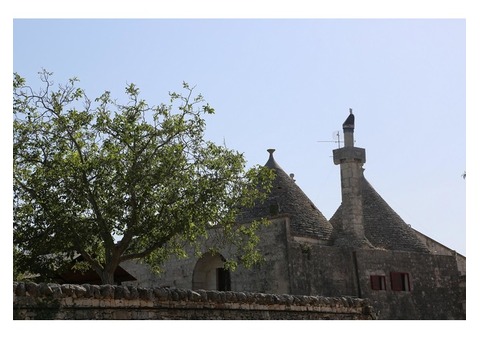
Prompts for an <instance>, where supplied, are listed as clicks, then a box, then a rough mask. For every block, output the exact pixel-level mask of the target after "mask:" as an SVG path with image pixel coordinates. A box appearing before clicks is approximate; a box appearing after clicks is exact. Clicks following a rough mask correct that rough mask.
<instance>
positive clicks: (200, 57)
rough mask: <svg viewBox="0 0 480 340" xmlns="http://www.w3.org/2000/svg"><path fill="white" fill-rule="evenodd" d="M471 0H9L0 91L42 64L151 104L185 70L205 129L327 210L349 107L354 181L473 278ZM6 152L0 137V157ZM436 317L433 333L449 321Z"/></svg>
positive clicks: (59, 75)
mask: <svg viewBox="0 0 480 340" xmlns="http://www.w3.org/2000/svg"><path fill="white" fill-rule="evenodd" d="M166 3H168V5H166ZM313 4H314V5H313ZM477 12H478V11H476V9H474V8H473V6H472V5H471V2H469V1H468V0H455V1H450V0H437V1H426V0H425V1H424V0H421V1H420V0H403V1H398V2H397V1H388V2H385V1H377V0H364V1H353V0H336V1H332V2H330V1H309V0H296V1H295V2H291V1H284V0H277V1H263V0H262V1H261V0H256V1H248V0H244V1H238V2H237V1H228V2H226V1H217V0H208V1H193V0H177V1H175V2H171V1H170V2H161V1H156V2H149V1H144V0H137V1H135V2H129V1H124V0H117V1H101V2H99V1H91V0H84V1H82V2H81V3H73V4H72V5H70V6H66V5H65V2H62V1H54V0H46V1H42V2H38V1H26V0H16V1H11V6H9V7H8V8H5V9H3V10H2V11H1V13H0V16H1V21H0V24H1V27H0V34H1V38H2V51H4V53H2V58H3V60H4V61H5V62H4V63H3V65H4V68H2V69H0V72H2V73H1V74H2V77H1V79H2V86H3V87H2V89H4V91H2V100H1V102H0V104H1V105H2V108H4V109H5V111H6V112H8V111H9V110H10V109H11V107H10V103H11V102H10V100H11V99H10V98H11V97H10V95H9V94H10V91H11V80H10V79H11V78H10V77H11V75H12V72H18V73H19V74H21V75H22V76H24V77H25V78H26V79H27V81H28V82H29V83H31V84H35V82H36V81H37V80H38V78H37V72H38V71H40V70H41V69H42V68H45V69H47V70H49V71H51V72H53V73H54V79H55V81H56V82H57V83H65V82H66V81H67V80H68V79H69V78H71V77H73V76H76V77H78V78H79V79H80V86H81V87H82V88H84V89H85V90H86V92H87V94H88V95H89V96H90V97H95V96H99V95H100V94H101V93H102V92H103V91H105V90H109V91H111V92H112V94H113V95H114V97H116V98H118V99H119V100H121V99H122V98H124V96H123V89H124V88H125V86H126V85H127V83H134V84H136V85H137V86H138V87H139V88H140V90H141V94H142V96H143V97H144V98H145V99H146V100H147V101H148V102H149V103H150V104H152V105H154V104H160V103H162V102H165V101H166V100H168V92H169V91H180V90H181V86H182V82H183V81H186V82H188V83H189V84H190V85H195V86H196V90H197V91H198V92H199V93H201V94H202V95H203V96H204V97H205V99H206V101H207V102H208V103H209V104H210V105H211V106H212V107H214V108H215V110H216V114H215V115H214V116H212V117H210V118H209V119H208V121H207V130H206V136H207V138H208V139H210V140H212V141H214V142H217V143H222V144H223V143H225V144H226V145H227V146H228V147H229V148H232V149H236V150H238V151H240V152H242V153H243V154H244V156H245V158H246V159H247V161H248V165H249V166H253V165H255V164H260V165H263V164H265V162H266V161H267V159H268V153H267V151H266V150H267V149H269V148H274V149H276V152H275V154H274V155H275V159H276V161H277V162H278V163H279V164H280V165H281V166H282V168H283V169H284V170H285V171H286V172H287V173H294V174H295V179H296V183H297V184H298V185H299V186H300V188H301V189H302V190H303V191H304V192H305V193H306V194H307V195H308V196H309V197H310V199H311V200H312V201H313V202H314V203H315V205H316V206H317V208H318V209H319V210H320V211H321V212H322V213H323V214H324V216H325V217H326V218H330V217H331V216H332V215H333V213H334V212H335V210H336V209H337V208H338V206H339V204H340V201H341V191H340V169H339V167H338V166H336V165H334V164H333V159H332V149H334V148H336V147H337V144H336V143H334V141H335V140H336V137H335V133H336V132H340V135H341V131H342V124H343V122H344V121H345V119H346V117H347V116H348V114H349V109H350V108H351V109H352V110H353V113H354V114H355V119H356V121H355V144H356V146H357V147H361V148H365V149H366V156H367V157H366V158H367V161H366V164H365V165H364V168H365V176H366V178H367V180H368V181H369V182H370V183H371V184H372V185H373V187H374V188H375V189H376V190H377V192H378V193H379V194H380V195H381V196H382V197H383V198H384V199H385V200H386V201H387V203H388V204H389V205H390V206H391V207H392V208H393V209H394V210H395V211H396V212H397V213H398V214H399V215H400V217H402V219H403V220H404V221H405V222H406V223H408V224H410V225H411V226H412V227H413V228H415V229H416V230H418V231H420V232H421V233H423V234H425V235H427V236H429V237H431V238H433V239H434V240H436V241H438V242H440V243H442V244H444V245H445V246H447V247H449V248H451V249H453V250H455V251H457V252H458V253H460V254H462V255H466V249H467V244H468V249H469V252H468V256H469V260H468V263H469V277H468V278H467V281H469V285H471V284H472V283H473V280H477V277H476V272H475V271H474V270H471V269H475V268H477V265H476V264H477V262H476V261H477V259H478V256H475V255H478V254H477V251H478V247H477V245H476V242H475V240H476V237H475V236H476V235H475V233H476V227H475V226H476V225H478V217H477V216H476V215H478V214H476V207H475V205H474V202H476V201H477V200H478V193H477V190H475V188H477V187H478V176H477V174H478V170H477V169H478V165H477V162H476V159H475V156H472V154H474V152H475V149H476V143H478V142H477V138H476V134H477V133H476V131H475V127H476V126H477V125H475V124H474V121H475V119H476V118H475V113H476V112H477V111H478V99H477V97H478V90H476V89H478V88H479V84H476V83H477V82H478V79H480V72H479V68H478V62H477V61H478V60H480V56H479V53H478V48H477V47H478V46H477V44H478V41H479V40H478V31H479V30H478V29H479V25H480V24H479V23H480V20H478V15H477V14H475V13H477ZM75 18H85V19H86V20H78V19H77V20H75ZM89 18H90V19H89ZM92 18H98V20H91V19H92ZM105 18H107V19H105ZM117 18H130V19H125V20H119V19H117ZM146 18H150V19H146ZM159 18H160V19H159ZM174 18H176V19H174ZM208 18H210V19H208ZM36 19H41V20H36ZM112 19H113V20H112ZM4 42H5V43H4ZM5 51H7V52H9V53H5ZM5 65H6V68H5ZM472 84H473V85H472ZM5 94H6V96H5ZM9 126H10V125H8V124H1V126H0V129H1V133H0V138H1V139H2V145H11V130H10V128H9ZM467 142H468V143H467ZM10 150H11V148H9V147H7V148H2V149H1V150H0V151H1V156H2V159H9V158H11V151H10ZM467 154H468V155H469V157H468V160H467ZM464 171H467V172H468V178H466V179H463V178H462V176H461V175H462V174H463V173H464ZM5 178H8V176H4V177H3V180H2V182H1V185H2V188H3V190H2V191H3V192H4V193H8V192H10V190H11V181H8V180H7V181H5ZM2 200H3V201H2V205H1V206H2V209H4V211H2V217H4V216H11V209H10V208H8V207H11V198H10V196H9V195H3V196H2ZM6 225H7V224H6ZM467 233H468V234H467ZM467 236H468V237H467ZM475 282H476V281H475ZM472 285H475V283H473V284H472ZM5 291H6V290H5ZM474 293H475V292H474V291H472V290H470V291H469V299H470V298H471V297H472V294H474ZM468 306H472V304H467V308H468ZM9 311H10V310H9ZM472 312H475V311H473V310H472V309H471V308H469V310H468V313H467V314H468V315H469V316H472V315H473V314H472ZM473 319H474V318H470V317H469V320H473ZM444 324H446V323H442V324H441V325H440V324H436V325H435V327H437V328H436V329H437V331H438V334H442V335H444V336H450V337H451V336H456V335H457V331H459V329H458V328H453V330H451V329H450V328H442V327H440V326H442V325H444ZM48 326H49V324H46V325H45V327H46V328H45V330H48ZM249 326H250V327H251V325H249ZM276 326H277V328H279V329H282V331H283V333H282V334H287V332H289V331H290V332H291V328H285V327H279V326H280V325H279V324H276ZM257 327H259V326H258V324H257ZM387 327H388V325H387ZM439 327H440V328H441V330H439ZM445 327H447V326H445ZM115 328H117V327H115ZM122 329H123V330H122V332H125V331H126V329H125V328H122ZM293 329H295V328H293ZM462 329H463V328H462ZM35 332H36V331H35ZM135 332H136V331H135ZM269 332H270V330H269ZM35 334H36V335H37V334H40V332H36V333H35ZM125 334H126V333H125ZM268 334H270V333H268ZM362 334H363V333H362ZM364 334H366V335H369V334H370V333H369V332H365V333H364ZM400 334H402V335H403V333H401V332H400ZM400 334H399V335H400ZM232 335H233V334H232ZM356 335H357V336H358V334H356ZM369 337H370V336H369Z"/></svg>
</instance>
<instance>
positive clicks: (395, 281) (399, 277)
mask: <svg viewBox="0 0 480 340" xmlns="http://www.w3.org/2000/svg"><path fill="white" fill-rule="evenodd" d="M390 282H391V286H392V290H394V291H410V290H411V286H410V276H409V275H408V273H399V272H391V273H390Z"/></svg>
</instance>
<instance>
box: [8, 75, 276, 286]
mask: <svg viewBox="0 0 480 340" xmlns="http://www.w3.org/2000/svg"><path fill="white" fill-rule="evenodd" d="M39 74H40V79H41V81H42V83H43V84H44V88H43V89H41V90H39V91H33V90H32V88H31V87H29V86H27V84H26V81H25V79H24V78H22V77H21V76H19V75H18V74H16V73H15V74H14V81H13V101H14V105H13V113H14V122H13V131H14V133H13V139H14V140H13V179H14V186H13V189H14V190H13V191H14V198H13V199H14V205H13V208H14V225H13V228H14V247H15V248H16V249H18V251H16V252H15V254H16V259H15V260H16V261H15V263H16V269H17V270H20V268H21V269H22V270H25V271H29V272H33V273H45V272H48V271H51V270H55V269H56V268H58V267H59V266H60V265H61V264H62V263H64V262H65V261H68V260H71V258H72V256H73V255H74V254H81V255H82V256H83V259H84V260H85V262H86V264H88V267H90V268H93V269H94V270H95V271H96V273H97V274H98V275H99V276H100V278H101V280H102V282H103V283H104V284H107V283H110V284H111V283H113V282H114V276H113V275H114V271H115V269H116V268H117V266H118V265H119V264H120V263H121V262H123V261H126V260H131V259H142V260H144V261H146V262H147V263H149V264H151V265H152V266H157V267H158V265H159V264H160V263H161V262H162V261H163V260H164V259H165V258H166V257H167V256H168V255H170V254H172V253H175V254H177V255H185V251H184V246H185V244H186V242H188V243H192V244H196V245H198V244H199V241H200V240H201V239H202V238H204V237H207V235H208V232H209V229H212V228H215V229H216V230H221V231H222V235H223V236H224V240H225V241H228V242H230V243H233V244H234V245H235V246H236V247H237V249H238V250H239V252H240V253H241V257H240V258H241V260H242V261H243V262H244V263H245V264H246V265H250V264H252V263H253V262H255V260H256V259H258V258H259V257H258V252H257V251H256V247H255V245H256V242H258V238H257V237H256V236H255V229H256V228H257V227H258V223H252V224H251V225H249V226H245V225H244V226H239V225H237V224H236V223H235V218H236V216H237V214H238V212H239V210H240V209H242V207H246V206H251V205H252V204H253V203H254V202H255V201H256V200H259V199H263V198H264V197H265V195H266V193H267V192H268V190H269V187H270V185H271V180H272V176H273V174H272V173H271V171H269V170H268V169H266V168H264V167H260V166H256V167H253V168H251V169H246V168H245V160H244V157H243V155H242V154H240V153H238V152H236V151H234V150H229V149H227V148H226V147H224V146H218V145H215V144H214V143H212V142H209V141H206V140H205V138H204V130H205V120H204V118H203V117H204V115H206V114H213V113H214V110H213V109H212V108H211V107H210V106H209V105H208V104H206V103H205V102H204V99H203V98H202V96H201V95H196V96H194V93H193V88H191V87H190V86H189V85H188V84H186V83H184V84H183V92H185V94H180V93H170V103H169V104H168V105H165V104H161V105H158V106H149V105H148V104H147V103H146V102H145V101H144V100H142V99H140V96H139V89H138V88H137V87H136V86H135V85H133V84H130V85H128V86H127V87H126V89H125V93H126V94H127V97H128V102H127V103H126V104H124V105H121V104H118V103H117V102H116V101H115V100H112V98H111V96H110V93H109V92H105V93H103V94H102V95H101V96H100V97H98V98H97V99H95V101H94V102H92V101H90V100H89V99H88V97H87V96H86V95H85V92H84V91H83V90H82V89H81V88H79V87H77V83H78V80H77V79H76V78H73V79H71V80H69V82H68V83H67V84H66V85H59V86H58V87H57V88H55V89H53V85H54V84H53V82H52V81H51V76H52V73H49V72H47V71H42V72H40V73H39ZM229 263H230V264H231V265H235V264H236V260H235V259H229Z"/></svg>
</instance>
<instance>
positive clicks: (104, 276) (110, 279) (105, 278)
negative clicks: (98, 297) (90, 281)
mask: <svg viewBox="0 0 480 340" xmlns="http://www.w3.org/2000/svg"><path fill="white" fill-rule="evenodd" d="M113 273H114V271H109V270H102V271H101V273H99V275H100V280H102V285H114V284H115V280H114V275H113Z"/></svg>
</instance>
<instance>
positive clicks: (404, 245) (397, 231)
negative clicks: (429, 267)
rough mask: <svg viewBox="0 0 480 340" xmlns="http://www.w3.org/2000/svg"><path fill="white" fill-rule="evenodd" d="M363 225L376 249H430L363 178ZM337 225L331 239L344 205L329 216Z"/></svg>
mask: <svg viewBox="0 0 480 340" xmlns="http://www.w3.org/2000/svg"><path fill="white" fill-rule="evenodd" d="M362 203H363V224H364V231H365V237H366V238H367V240H368V241H370V243H371V244H372V245H373V246H374V247H377V248H381V249H387V250H401V251H414V252H428V249H427V247H426V245H425V244H424V243H422V242H421V241H420V239H419V238H418V237H417V236H416V233H415V231H414V230H413V229H412V228H411V227H410V226H409V225H408V224H407V223H405V221H403V219H402V218H401V217H400V216H399V215H398V214H397V213H396V212H395V211H394V210H393V209H392V208H391V207H390V206H389V205H388V204H387V202H386V201H385V200H384V199H383V198H382V197H381V196H380V195H379V194H378V193H377V192H376V191H375V189H374V188H373V187H372V185H371V184H370V183H369V182H368V181H367V180H366V179H365V177H363V183H362ZM330 223H331V224H332V226H333V228H334V232H333V233H332V239H333V240H334V239H335V237H336V235H338V234H339V233H338V232H337V231H338V230H341V226H342V205H340V207H339V208H338V209H337V211H336V212H335V214H334V215H333V216H332V218H331V219H330Z"/></svg>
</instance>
